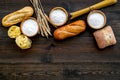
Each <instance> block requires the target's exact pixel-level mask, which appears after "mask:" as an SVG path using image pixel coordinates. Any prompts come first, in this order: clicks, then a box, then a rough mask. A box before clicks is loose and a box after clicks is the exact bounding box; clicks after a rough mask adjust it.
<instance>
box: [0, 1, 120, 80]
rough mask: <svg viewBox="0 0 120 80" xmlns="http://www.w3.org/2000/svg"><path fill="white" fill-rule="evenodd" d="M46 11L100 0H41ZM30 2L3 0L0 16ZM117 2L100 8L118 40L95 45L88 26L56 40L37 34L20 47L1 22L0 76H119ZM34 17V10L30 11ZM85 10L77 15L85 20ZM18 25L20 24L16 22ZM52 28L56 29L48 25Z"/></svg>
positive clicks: (19, 79) (41, 79)
mask: <svg viewBox="0 0 120 80" xmlns="http://www.w3.org/2000/svg"><path fill="white" fill-rule="evenodd" d="M41 1H42V3H43V6H44V9H45V12H46V13H47V14H48V13H49V11H50V10H51V9H52V8H53V7H56V6H61V7H64V8H65V9H66V10H67V11H68V12H69V13H70V12H73V11H76V10H79V9H82V8H85V7H88V6H90V5H93V4H95V3H98V2H100V1H101V0H91V1H89V0H63V1H61V0H41ZM24 6H32V5H31V3H30V2H29V0H17V1H16V0H2V1H1V2H0V20H1V19H2V18H3V17H4V16H5V15H7V14H8V13H10V12H13V11H15V10H18V9H21V8H23V7H24ZM119 7H120V2H119V1H118V3H117V4H115V5H113V6H110V7H107V8H104V9H101V10H102V11H103V12H104V13H105V14H106V16H107V24H106V25H111V26H112V28H113V31H114V33H115V36H116V39H117V44H116V45H115V46H110V47H107V48H105V49H103V50H100V49H98V47H97V44H96V42H95V39H94V37H93V35H92V33H93V32H94V30H92V29H91V28H89V26H88V25H87V30H86V31H85V32H84V33H82V34H80V35H78V36H76V37H73V38H69V39H66V40H64V41H56V40H54V39H53V37H49V38H48V39H46V38H43V37H41V36H40V35H37V36H35V37H33V38H31V39H32V41H33V45H32V48H31V49H28V50H21V49H20V48H18V47H17V45H16V44H15V41H14V39H10V38H9V37H8V35H7V31H8V28H4V27H3V26H2V24H1V23H0V80H47V79H50V80H120V76H119V75H120V50H119V49H120V37H119V36H120V16H119V14H120V8H119ZM33 16H34V17H35V14H34V15H33ZM86 17H87V14H85V15H83V16H80V17H78V18H76V19H74V20H72V21H68V23H70V22H73V21H76V20H78V19H83V20H86ZM18 25H19V24H18ZM50 27H51V29H52V31H54V30H55V28H54V27H53V26H51V25H50Z"/></svg>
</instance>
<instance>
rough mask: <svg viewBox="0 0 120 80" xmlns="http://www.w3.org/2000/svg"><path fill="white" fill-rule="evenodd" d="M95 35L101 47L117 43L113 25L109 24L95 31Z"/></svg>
mask: <svg viewBox="0 0 120 80" xmlns="http://www.w3.org/2000/svg"><path fill="white" fill-rule="evenodd" d="M93 35H94V37H95V39H96V42H97V44H98V47H99V48H100V49H103V48H105V47H107V46H110V45H115V44H116V38H115V36H114V33H113V30H112V28H111V26H107V27H105V28H103V29H101V30H98V31H95V32H94V33H93Z"/></svg>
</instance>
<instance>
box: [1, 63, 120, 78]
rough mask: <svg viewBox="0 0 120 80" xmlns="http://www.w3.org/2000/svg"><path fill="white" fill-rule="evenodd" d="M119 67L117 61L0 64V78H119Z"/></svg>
mask: <svg viewBox="0 0 120 80" xmlns="http://www.w3.org/2000/svg"><path fill="white" fill-rule="evenodd" d="M119 67H120V64H119V63H114V64H112V63H79V64H69V63H68V64H1V65H0V78H1V80H21V79H22V80H46V79H50V80H53V79H54V80H64V79H65V80H66V79H67V80H79V79H80V80H96V79H98V80H99V79H100V80H119V79H120V76H119V75H120V69H119ZM101 76H102V77H101Z"/></svg>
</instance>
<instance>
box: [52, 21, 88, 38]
mask: <svg viewBox="0 0 120 80" xmlns="http://www.w3.org/2000/svg"><path fill="white" fill-rule="evenodd" d="M85 29H86V24H85V22H84V21H83V20H78V21H75V22H73V23H71V24H68V25H65V26H63V27H60V28H58V29H56V30H55V31H54V38H55V39H57V40H63V39H66V38H69V37H73V36H76V35H78V34H80V33H81V32H83V31H85Z"/></svg>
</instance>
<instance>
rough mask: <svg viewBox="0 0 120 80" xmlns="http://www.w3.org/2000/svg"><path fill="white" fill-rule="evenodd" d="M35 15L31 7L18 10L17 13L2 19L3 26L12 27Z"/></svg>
mask: <svg viewBox="0 0 120 80" xmlns="http://www.w3.org/2000/svg"><path fill="white" fill-rule="evenodd" d="M33 13H34V10H33V8H32V7H29V6H27V7H24V8H22V9H20V10H17V11H15V12H12V13H10V14H8V15H6V16H5V17H4V18H3V19H2V25H3V26H4V27H9V26H12V25H14V24H17V23H19V22H21V21H22V20H23V19H25V18H28V17H30V16H32V15H33Z"/></svg>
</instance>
